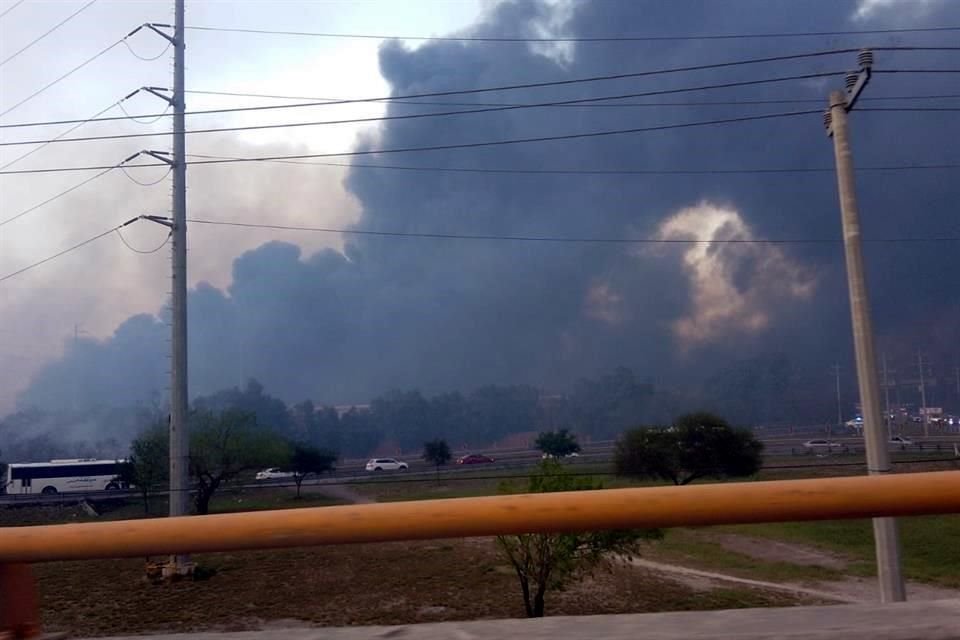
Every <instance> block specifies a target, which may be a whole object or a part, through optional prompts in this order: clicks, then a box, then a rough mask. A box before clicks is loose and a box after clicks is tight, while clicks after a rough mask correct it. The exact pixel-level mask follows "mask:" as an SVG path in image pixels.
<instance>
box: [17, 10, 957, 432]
mask: <svg viewBox="0 0 960 640" xmlns="http://www.w3.org/2000/svg"><path fill="white" fill-rule="evenodd" d="M860 4H861V3H857V2H852V1H847V2H840V1H834V0H830V1H824V2H816V3H811V2H803V3H797V2H792V1H791V2H787V1H768V0H762V1H761V0H742V1H738V2H706V1H705V2H661V1H659V0H652V1H649V2H640V1H637V0H623V1H605V2H582V3H575V4H574V5H572V8H571V7H568V6H566V5H564V6H554V5H552V4H547V3H541V2H535V1H532V0H523V1H518V2H504V3H501V4H499V5H497V6H496V7H494V8H493V9H491V10H490V11H489V12H488V13H487V14H486V15H484V16H483V18H482V19H481V20H480V21H479V22H478V23H477V24H476V25H475V27H473V28H472V29H470V30H469V32H468V34H476V35H485V34H486V35H502V36H538V35H542V34H544V33H557V34H562V35H565V36H581V37H590V36H598V35H602V36H630V35H636V34H652V35H657V34H676V33H698V32H703V33H760V32H782V31H807V30H809V31H834V30H838V29H859V28H878V27H879V28H882V27H891V26H929V25H943V24H957V23H960V6H958V5H957V4H956V3H948V2H943V3H939V4H938V3H910V2H903V3H887V5H889V6H886V7H881V8H878V9H876V11H875V12H873V13H871V14H870V15H869V16H868V17H866V18H862V19H861V18H855V17H854V16H855V14H856V12H857V8H858V6H859V5H860ZM868 4H871V5H874V4H876V5H882V4H884V3H868ZM946 39H947V36H936V35H905V36H900V37H898V38H895V37H893V36H877V37H870V38H865V37H834V38H827V37H817V38H804V39H800V38H780V39H773V40H771V39H755V40H753V39H735V40H713V41H704V40H693V41H658V42H651V43H635V42H634V43H604V44H596V43H582V44H575V45H570V46H556V47H553V46H528V45H523V44H485V43H457V42H434V43H428V44H424V45H422V46H420V47H418V48H416V49H409V48H407V47H406V46H405V45H403V44H401V43H399V42H387V43H385V44H384V45H383V47H382V50H381V54H380V65H381V72H382V74H383V75H384V77H385V78H386V80H387V81H388V82H389V83H390V85H391V87H392V90H393V92H394V93H395V94H396V95H400V94H408V93H417V92H429V91H443V90H451V89H457V88H465V87H484V86H496V85H505V84H516V83H525V82H537V81H544V80H554V79H564V78H576V77H586V76H594V75H603V74H610V73H618V72H630V71H636V70H643V69H656V68H662V67H676V66H684V65H691V64H699V63H704V62H711V61H722V60H736V59H746V58H753V57H759V56H768V55H778V54H783V53H791V52H802V51H813V50H821V49H826V48H836V47H847V46H860V45H870V44H873V45H876V46H882V45H890V44H907V43H920V44H936V43H944V42H946ZM855 58H856V56H855V54H848V55H845V56H836V57H830V58H817V59H811V60H804V61H799V62H783V63H776V64H765V65H752V66H743V67H736V68H731V69H725V70H711V71H704V72H694V73H685V74H675V75H667V76H658V77H654V78H648V79H630V80H622V81H616V82H599V83H590V84H582V85H570V86H564V87H559V88H548V89H539V90H527V91H511V92H499V93H485V94H480V95H477V96H467V97H455V98H449V99H446V100H445V101H446V102H451V101H455V102H483V103H494V102H497V103H499V102H542V101H550V100H565V99H572V98H579V97H588V96H597V95H614V94H623V93H637V92H642V91H648V90H656V89H666V88H677V87H683V86H691V85H698V84H710V83H722V82H731V81H738V80H749V79H756V78H765V77H772V76H777V75H789V74H799V73H810V72H817V71H843V70H846V69H849V68H851V67H854V66H855ZM956 60H957V58H956V55H955V54H933V53H892V52H889V53H888V52H877V53H876V66H877V69H893V68H918V67H934V66H941V67H954V68H955V67H956V66H957V64H956ZM839 86H842V75H837V76H835V77H832V78H830V79H828V80H824V81H818V80H811V81H803V82H790V83H780V84H769V85H761V86H757V87H752V88H743V89H735V90H722V91H712V92H705V93H694V94H679V95H674V96H666V97H664V98H661V99H660V100H662V101H663V102H694V101H710V100H713V101H724V100H778V99H787V98H798V97H799V98H802V99H812V100H817V101H818V102H813V103H801V104H761V105H730V106H718V105H711V106H667V107H659V108H651V107H638V106H620V107H615V106H606V107H568V108H538V109H522V110H513V111H506V112H501V113H493V114H482V115H467V116H459V117H449V118H434V119H422V120H406V121H403V120H400V121H394V122H389V123H385V124H384V125H383V126H382V127H380V128H378V129H377V130H376V131H371V132H370V134H369V135H368V136H367V137H366V138H365V139H364V140H362V141H361V142H360V144H359V148H361V149H376V148H397V147H417V146H427V145H434V144H444V143H456V142H472V141H486V140H499V139H511V138H526V137H536V136H548V135H555V134H563V133H573V132H583V131H601V130H611V129H625V128H636V127H646V126H654V125H659V124H668V123H675V122H687V121H698V120H710V119H716V118H727V117H734V116H738V115H743V114H750V113H767V112H776V111H790V110H796V109H808V108H809V109H821V108H822V107H823V106H825V105H826V95H827V93H828V91H829V90H830V89H832V88H837V87H839ZM951 86H952V89H953V90H952V91H951V90H950V89H951ZM956 88H957V85H956V80H955V79H954V78H953V77H952V76H934V75H906V74H905V75H885V74H877V75H876V76H875V77H874V79H873V81H872V83H871V85H870V86H869V88H868V90H867V95H873V96H882V95H888V96H889V95H915V94H927V93H951V92H952V93H956ZM642 101H647V102H653V101H656V99H633V100H624V101H623V102H629V103H636V102H642ZM896 104H903V103H896V102H889V103H888V102H864V103H861V105H860V106H861V107H862V108H863V109H864V110H863V111H862V112H859V111H858V112H856V113H854V114H853V115H852V123H853V124H852V126H853V136H854V140H853V141H854V146H855V150H856V162H857V163H858V164H859V165H861V166H868V165H871V166H878V165H900V164H911V163H922V164H936V163H943V162H957V161H958V160H960V158H958V157H957V151H958V147H957V145H956V144H955V143H951V142H950V141H956V140H960V125H958V120H957V118H956V117H955V115H951V114H949V113H931V114H916V113H913V114H901V113H887V112H882V113H881V112H868V111H866V109H867V108H868V107H877V106H891V105H896ZM929 104H937V103H929ZM450 108H451V107H449V106H440V105H422V106H421V105H408V104H394V105H391V106H390V108H389V114H390V115H399V114H406V113H418V112H423V111H429V110H448V109H450ZM377 163H380V164H403V165H414V166H421V167H467V168H469V167H476V168H480V167H485V168H499V169H509V168H536V169H551V168H555V169H566V168H588V169H638V170H639V169H721V170H724V169H740V168H772V167H831V166H832V163H833V157H832V146H831V142H830V140H829V139H828V138H827V137H826V136H825V135H824V132H823V126H822V122H821V116H820V115H819V114H813V115H805V116H796V117H790V118H782V119H776V120H768V121H760V122H750V123H741V124H730V125H723V126H715V127H697V128H689V129H675V130H669V131H662V132H650V133H640V134H633V135H621V136H605V137H597V138H590V139H582V140H572V141H563V142H544V143H532V144H522V145H507V146H497V147H486V148H479V149H476V148H475V149H469V150H449V151H436V152H429V153H420V154H389V155H383V156H363V157H361V159H358V160H357V161H356V163H355V166H354V168H353V169H352V170H351V172H350V174H349V177H348V180H347V187H348V188H349V190H350V191H351V192H352V193H353V194H354V195H355V196H356V197H357V199H358V200H359V202H360V203H361V205H362V208H363V212H362V217H361V219H360V220H359V222H358V223H357V227H358V228H362V229H368V230H378V231H402V232H431V233H468V234H501V235H524V236H563V237H594V236H597V237H613V238H622V237H642V236H651V237H653V236H658V235H659V236H662V237H670V238H682V237H690V236H693V235H699V234H702V233H705V231H704V229H705V228H706V227H708V226H709V225H711V224H716V225H717V226H718V228H717V230H716V231H715V233H712V234H709V235H706V236H702V237H736V238H751V237H758V238H834V239H839V238H840V229H839V215H838V211H837V197H836V185H835V182H834V177H833V175H832V174H831V173H800V174H796V173H784V174H762V173H761V174H743V175H735V174H725V173H714V174H710V173H706V174H697V175H649V174H648V175H639V174H638V175H579V176H571V175H524V174H496V175H494V174H484V173H443V172H429V171H424V172H413V171H390V170H378V169H371V168H368V167H362V166H360V165H370V164H377ZM954 177H955V171H954V172H950V171H945V170H942V171H912V172H911V171H897V172H862V173H861V174H860V175H859V176H858V180H859V189H860V195H861V209H862V216H863V227H864V235H865V236H867V237H874V238H886V237H903V236H944V235H957V232H958V230H960V228H958V223H957V217H956V202H957V197H958V195H960V191H958V187H957V186H956V185H957V182H956V180H955V179H954ZM304 206H310V205H309V204H307V203H305V204H304ZM685 209H689V210H690V211H689V212H688V213H687V214H686V215H685V216H680V217H677V218H674V216H676V215H677V214H678V212H681V211H682V210H685ZM222 213H223V216H222V217H224V218H229V217H230V212H229V211H224V212H222ZM270 219H271V215H270V210H269V208H264V209H263V210H262V211H261V212H260V218H259V220H260V221H262V222H269V221H270ZM671 219H672V220H673V223H672V224H669V223H668V222H667V221H668V220H671ZM956 256H957V253H956V247H955V246H954V245H950V244H944V245H936V244H919V243H918V244H907V245H904V244H889V245H886V244H883V245H881V244H871V245H869V246H868V248H867V260H868V268H869V277H870V282H869V284H870V286H871V288H872V292H873V300H872V302H873V307H874V311H875V323H876V326H877V331H878V334H879V335H880V336H882V337H883V339H884V340H885V341H887V344H889V345H890V348H891V349H901V350H903V351H904V352H905V353H907V352H909V351H910V350H912V349H915V348H924V349H926V350H927V351H928V352H929V353H932V354H940V355H942V356H943V357H944V358H950V359H952V358H953V357H955V355H954V353H952V352H950V351H951V350H956V345H957V344H958V343H960V332H958V329H957V322H956V318H957V313H958V310H960V307H958V305H957V302H956V301H957V299H958V294H960V278H958V277H957V275H956V274H957V257H956ZM846 295H847V294H846V287H845V278H844V271H843V255H842V249H841V247H840V246H839V245H836V244H832V245H788V246H777V247H773V248H771V247H769V246H765V245H759V246H758V245H746V246H744V245H722V246H721V245H714V246H711V247H707V248H704V250H703V251H702V252H701V253H696V251H695V250H694V249H691V248H690V247H689V246H675V245H671V246H667V247H646V246H636V247H626V246H623V245H590V244H560V243H557V244H551V243H522V242H495V241H463V240H436V239H414V238H382V237H380V238H378V237H353V236H351V237H349V238H348V240H347V245H346V249H345V251H344V253H343V254H341V253H338V252H335V251H331V250H327V251H322V252H320V253H317V254H314V255H303V254H302V252H301V251H300V249H298V248H297V247H296V246H293V245H290V244H286V243H276V242H272V243H266V244H264V245H262V246H261V247H259V248H257V249H256V250H254V251H250V252H247V253H245V254H244V255H242V256H240V257H238V258H237V259H236V260H235V262H234V265H233V281H232V284H231V285H230V287H229V288H228V289H227V290H224V291H221V290H218V289H216V288H213V287H211V286H208V285H200V286H198V287H197V288H196V289H195V290H194V291H193V292H192V293H191V296H190V323H189V324H190V326H189V330H190V350H191V371H190V375H191V389H192V392H193V393H195V394H202V393H209V392H211V391H212V390H214V389H217V388H221V387H226V386H232V385H236V384H241V383H243V381H244V380H246V379H247V378H249V377H255V378H257V379H258V380H260V381H262V382H263V383H264V385H265V386H266V388H267V389H269V390H270V391H271V392H273V393H276V394H278V395H280V396H281V397H283V398H285V399H287V400H289V401H293V400H299V399H302V398H312V399H313V400H314V401H316V402H318V403H321V402H323V403H335V404H340V403H347V402H363V401H366V400H367V399H368V398H369V397H371V396H372V395H375V394H377V393H379V392H381V391H383V390H386V389H389V388H395V387H399V388H412V387H416V388H420V389H423V390H424V391H427V392H435V391H441V390H447V389H455V388H461V389H467V388H471V387H474V386H478V385H480V384H483V383H490V382H499V383H531V384H535V385H538V386H544V387H549V388H562V387H564V386H565V385H568V384H570V383H571V382H572V381H574V380H575V379H577V378H579V377H582V376H586V375H593V374H594V373H596V372H597V371H599V370H601V369H608V368H612V367H614V366H616V365H620V364H624V365H628V366H631V367H632V368H633V369H634V370H636V371H637V373H638V375H640V376H642V377H644V378H649V379H651V380H655V381H657V382H660V383H663V384H669V385H674V386H677V387H684V386H686V387H693V386H696V385H699V383H700V381H702V380H704V379H707V378H711V377H714V378H716V375H717V374H718V373H720V372H724V371H727V370H729V369H730V368H731V367H733V368H736V364H735V363H736V362H738V361H746V360H750V361H751V362H753V363H755V362H756V358H761V359H763V358H770V359H771V362H773V365H771V366H774V367H775V368H776V367H779V368H780V369H783V368H784V367H786V369H789V370H790V371H792V372H793V374H791V375H793V376H794V377H793V378H792V380H793V382H786V383H784V384H785V385H788V384H809V385H811V389H812V390H813V391H812V392H811V393H812V394H813V395H814V396H815V395H816V393H818V391H817V390H819V389H822V391H823V396H824V401H825V403H826V406H827V407H828V409H827V416H829V415H831V414H830V411H831V410H830V409H829V407H830V406H831V405H830V404H829V403H830V402H831V401H832V400H831V396H830V390H831V382H830V379H829V377H828V375H827V371H828V368H829V367H830V366H831V365H832V364H833V362H834V361H836V360H841V361H842V362H844V363H845V364H846V363H848V362H849V357H850V355H851V340H850V327H849V315H848V304H847V298H846ZM166 336H167V328H166V327H165V326H164V325H163V323H162V322H160V321H159V320H158V319H156V318H153V317H147V316H137V317H133V318H130V319H129V320H127V321H126V322H125V323H123V324H122V325H121V326H120V327H119V328H118V329H117V332H116V334H115V336H114V337H113V338H111V339H110V340H108V341H106V342H103V343H95V342H84V341H80V343H79V346H78V347H77V348H76V349H73V350H69V351H68V353H67V355H66V357H65V358H64V359H63V360H61V361H58V362H54V363H51V364H50V365H49V366H48V367H47V368H46V369H45V370H44V371H43V372H42V373H40V374H39V375H38V376H37V377H36V378H35V379H34V381H33V383H32V385H31V386H30V388H29V389H28V390H27V391H26V392H25V393H24V394H23V396H22V398H21V401H22V403H23V404H25V405H28V404H35V405H40V406H49V407H55V406H59V405H60V404H61V403H62V402H63V401H64V398H65V397H68V398H71V399H72V398H73V397H75V396H74V395H72V394H78V395H79V396H80V397H82V398H84V400H85V401H87V402H89V403H91V404H122V403H133V402H137V401H143V400H144V399H145V398H149V397H150V396H151V394H153V393H155V392H157V391H158V390H162V389H164V387H165V374H166V366H167V359H166V350H167V342H166ZM784 362H786V363H788V364H786V365H785V364H783V363H784ZM750 366H754V364H751V365H750ZM847 367H848V369H849V366H848V365H847ZM780 369H778V370H780ZM786 369H783V370H786ZM80 372H82V375H78V373H80ZM65 389H70V390H71V391H70V394H71V395H67V394H66V391H65ZM725 392H726V393H736V390H726V391H725ZM765 401H766V402H771V400H770V399H766V400H765ZM772 402H774V403H775V402H776V399H774V400H772ZM801 409H802V408H801Z"/></svg>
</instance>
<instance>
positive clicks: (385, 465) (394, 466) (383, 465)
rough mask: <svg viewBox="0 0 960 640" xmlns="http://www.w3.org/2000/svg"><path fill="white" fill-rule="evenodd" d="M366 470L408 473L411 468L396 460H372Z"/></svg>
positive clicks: (368, 462)
mask: <svg viewBox="0 0 960 640" xmlns="http://www.w3.org/2000/svg"><path fill="white" fill-rule="evenodd" d="M365 468H366V470H367V471H406V470H407V469H408V468H409V466H408V465H407V463H406V462H404V461H402V460H397V459H396V458H370V459H369V460H367V466H366V467H365Z"/></svg>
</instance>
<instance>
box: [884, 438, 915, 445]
mask: <svg viewBox="0 0 960 640" xmlns="http://www.w3.org/2000/svg"><path fill="white" fill-rule="evenodd" d="M890 444H899V445H901V446H905V447H907V446H910V445H912V444H913V440H911V439H910V438H908V437H906V436H893V437H891V438H890Z"/></svg>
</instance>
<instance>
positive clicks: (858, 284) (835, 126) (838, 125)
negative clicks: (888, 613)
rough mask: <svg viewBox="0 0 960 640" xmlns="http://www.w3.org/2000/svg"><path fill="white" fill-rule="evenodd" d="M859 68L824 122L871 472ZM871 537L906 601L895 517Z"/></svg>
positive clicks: (867, 56)
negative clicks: (851, 116) (854, 137)
mask: <svg viewBox="0 0 960 640" xmlns="http://www.w3.org/2000/svg"><path fill="white" fill-rule="evenodd" d="M858 62H859V64H860V71H859V72H858V73H853V74H850V75H848V76H847V79H846V84H847V90H846V91H834V92H833V93H831V94H830V110H829V111H828V112H827V114H826V116H825V118H824V120H825V124H826V127H827V133H828V135H830V136H832V137H833V149H834V154H835V156H836V164H837V187H838V191H839V195H840V212H841V216H842V222H843V243H844V249H845V254H846V262H847V280H848V286H849V291H850V312H851V317H852V321H853V342H854V351H855V353H856V358H857V379H858V383H859V387H860V405H861V406H862V408H863V431H864V439H865V442H866V449H867V468H868V470H869V473H870V474H871V475H873V474H886V473H890V472H891V471H892V469H891V466H890V452H889V451H888V450H887V438H886V437H885V434H884V428H883V420H881V414H880V393H879V384H878V380H877V364H876V357H875V356H874V352H873V327H872V326H871V322H870V305H869V300H868V297H867V284H866V278H865V275H864V268H863V250H862V247H861V244H860V215H859V212H858V211H857V195H856V189H855V186H854V174H853V157H852V153H851V151H850V140H849V131H848V127H847V111H849V110H850V109H852V108H853V105H854V104H855V103H856V100H857V98H858V97H859V95H860V93H861V92H862V91H863V88H864V87H865V86H866V84H867V82H869V80H870V69H871V67H872V66H873V53H872V52H871V51H869V50H863V51H861V52H860V55H859V57H858ZM873 535H874V542H875V544H876V552H877V575H878V577H879V582H880V599H881V601H883V602H899V601H903V600H906V590H905V589H904V583H903V575H902V573H901V569H900V540H899V535H898V532H897V522H896V520H895V519H893V518H874V519H873Z"/></svg>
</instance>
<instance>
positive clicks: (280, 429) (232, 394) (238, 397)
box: [193, 378, 296, 438]
mask: <svg viewBox="0 0 960 640" xmlns="http://www.w3.org/2000/svg"><path fill="white" fill-rule="evenodd" d="M193 406H194V407H195V408H196V409H197V410H198V411H208V412H222V411H227V410H230V409H233V410H236V411H245V412H247V413H250V414H252V415H253V416H254V417H255V418H256V421H257V424H259V425H260V426H261V427H262V428H267V429H270V430H272V431H273V432H275V433H277V434H280V435H282V436H284V437H287V438H291V437H292V436H295V435H296V434H295V433H293V431H294V426H293V418H292V417H291V415H290V411H289V410H288V409H287V405H286V403H284V402H283V400H280V399H279V398H275V397H273V396H271V395H270V394H268V393H265V392H264V388H263V385H262V384H260V382H258V381H257V380H255V379H253V378H251V379H249V380H247V384H246V386H244V388H243V389H240V388H238V387H234V388H232V389H223V390H221V391H217V392H215V393H212V394H210V395H209V396H202V397H199V398H197V399H196V400H194V401H193Z"/></svg>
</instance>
